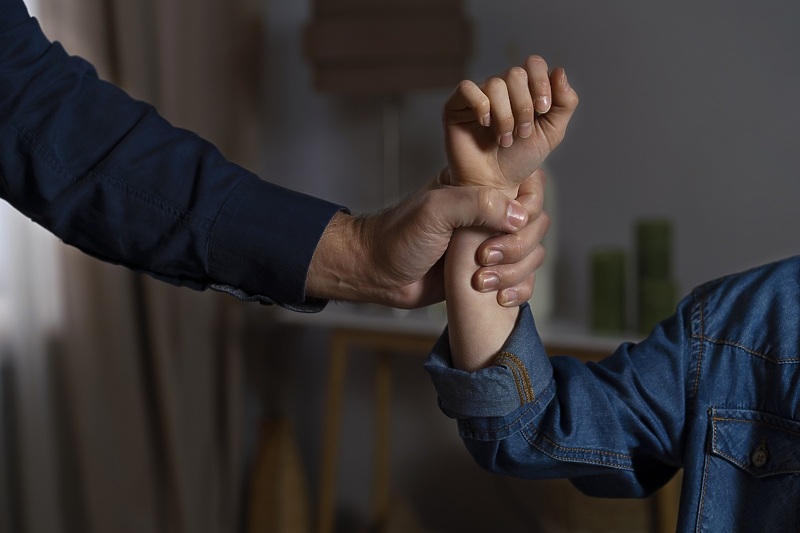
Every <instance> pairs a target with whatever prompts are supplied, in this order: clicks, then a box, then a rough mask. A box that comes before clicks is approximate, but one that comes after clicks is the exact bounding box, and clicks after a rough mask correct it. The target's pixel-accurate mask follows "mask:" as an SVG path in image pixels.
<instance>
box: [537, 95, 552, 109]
mask: <svg viewBox="0 0 800 533" xmlns="http://www.w3.org/2000/svg"><path fill="white" fill-rule="evenodd" d="M535 107H536V111H538V112H539V113H547V112H548V111H550V97H549V96H537V97H536V106H535Z"/></svg>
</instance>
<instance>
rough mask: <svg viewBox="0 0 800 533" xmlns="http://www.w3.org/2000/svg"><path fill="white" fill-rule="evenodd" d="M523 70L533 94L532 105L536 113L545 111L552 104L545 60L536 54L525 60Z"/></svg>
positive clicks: (548, 109)
mask: <svg viewBox="0 0 800 533" xmlns="http://www.w3.org/2000/svg"><path fill="white" fill-rule="evenodd" d="M525 71H526V72H527V73H528V88H529V91H530V94H531V95H532V96H533V106H534V109H535V110H536V112H537V113H541V114H543V113H547V112H548V111H550V107H551V106H552V104H553V94H552V91H551V87H550V76H549V74H548V67H547V62H546V61H545V60H544V59H543V58H542V57H541V56H537V55H533V56H529V57H528V58H527V59H526V60H525Z"/></svg>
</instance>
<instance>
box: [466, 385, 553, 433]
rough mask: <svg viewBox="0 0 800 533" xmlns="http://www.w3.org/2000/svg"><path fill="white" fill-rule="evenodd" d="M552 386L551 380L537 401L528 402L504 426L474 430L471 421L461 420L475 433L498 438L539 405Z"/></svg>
mask: <svg viewBox="0 0 800 533" xmlns="http://www.w3.org/2000/svg"><path fill="white" fill-rule="evenodd" d="M552 386H553V384H552V381H551V384H550V385H549V386H548V387H547V388H545V389H544V390H543V391H542V394H541V395H540V396H539V398H538V399H537V400H536V401H533V402H531V403H529V404H527V405H528V407H527V408H526V409H524V410H522V411H520V412H519V414H518V415H517V416H516V418H514V420H511V421H509V422H508V423H506V424H503V425H502V426H499V427H496V428H494V429H490V430H481V431H476V430H474V429H473V428H472V424H469V422H468V421H467V420H462V421H460V422H463V423H464V424H465V426H467V427H469V431H470V433H471V434H473V435H480V436H481V437H484V436H485V437H486V438H488V439H496V438H497V434H499V433H506V432H507V431H508V430H509V429H510V428H511V427H512V426H514V425H516V424H518V423H519V421H520V419H522V418H523V417H524V416H525V415H527V414H528V413H529V412H530V411H531V410H532V409H534V408H535V407H537V406H538V405H539V402H540V401H541V400H542V398H544V397H546V396H547V394H546V393H547V392H548V391H549V390H550V389H551V388H552ZM531 424H532V422H530V423H528V424H526V425H531ZM523 428H524V425H523Z"/></svg>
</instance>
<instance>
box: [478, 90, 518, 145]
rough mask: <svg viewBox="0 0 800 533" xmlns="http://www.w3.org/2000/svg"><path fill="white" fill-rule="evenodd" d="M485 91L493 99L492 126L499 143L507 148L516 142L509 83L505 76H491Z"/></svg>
mask: <svg viewBox="0 0 800 533" xmlns="http://www.w3.org/2000/svg"><path fill="white" fill-rule="evenodd" d="M484 92H485V93H486V95H487V96H488V97H489V100H490V101H491V107H492V110H491V112H492V126H493V127H494V132H495V135H496V136H497V143H498V144H499V145H500V146H504V147H506V148H507V147H509V146H511V144H512V143H513V142H514V113H513V111H512V109H511V100H510V98H509V93H508V85H507V84H506V81H505V80H504V79H503V78H496V77H495V78H489V79H488V80H486V82H485V83H484Z"/></svg>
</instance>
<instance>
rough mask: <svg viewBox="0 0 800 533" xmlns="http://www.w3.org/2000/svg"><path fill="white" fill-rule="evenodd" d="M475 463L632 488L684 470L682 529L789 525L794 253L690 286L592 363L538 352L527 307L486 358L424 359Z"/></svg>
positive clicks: (793, 521) (796, 490) (796, 354)
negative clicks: (473, 362)
mask: <svg viewBox="0 0 800 533" xmlns="http://www.w3.org/2000/svg"><path fill="white" fill-rule="evenodd" d="M426 368H427V370H428V371H429V373H430V375H431V377H432V379H433V382H434V385H435V387H436V390H437V391H438V394H439V402H440V406H441V407H442V409H443V411H444V412H445V413H446V414H448V415H449V416H451V417H453V418H456V419H457V420H458V428H459V432H460V435H461V437H462V439H463V440H464V442H465V444H466V446H467V448H468V449H469V451H470V452H471V453H472V455H473V456H474V457H475V459H476V460H477V461H478V462H479V463H480V464H481V465H482V466H484V467H485V468H487V469H489V470H492V471H495V472H498V473H502V474H507V475H512V476H517V477H523V478H555V477H559V478H570V479H571V480H572V482H573V483H574V484H575V485H576V486H577V487H578V488H579V489H581V490H582V491H583V492H585V493H587V494H590V495H595V496H604V497H644V496H647V495H649V494H652V493H653V492H654V491H655V490H657V489H658V488H660V487H662V486H663V485H664V484H665V483H666V482H667V481H669V480H670V478H672V476H673V475H674V474H675V473H676V472H677V471H678V470H679V469H681V468H682V469H683V470H684V473H683V486H682V493H681V504H680V514H679V518H678V520H679V522H678V523H679V526H678V529H679V530H680V531H709V532H718V531H798V530H800V257H793V258H789V259H786V260H783V261H780V262H776V263H772V264H769V265H765V266H762V267H759V268H755V269H752V270H750V271H747V272H744V273H740V274H736V275H731V276H728V277H724V278H721V279H718V280H715V281H712V282H709V283H706V284H704V285H702V286H700V287H698V288H697V289H695V290H694V291H693V292H692V294H691V295H689V296H687V297H686V298H685V299H684V300H683V301H682V302H681V303H680V304H679V305H678V308H677V310H676V312H675V314H674V315H673V316H672V317H671V318H669V319H667V320H665V321H664V322H662V323H661V324H659V325H658V326H657V327H656V328H655V329H654V330H653V331H652V332H651V333H650V335H649V336H648V337H647V338H646V339H645V340H643V341H642V342H640V343H638V344H633V343H628V344H623V345H622V346H620V347H619V348H618V349H617V350H616V352H615V353H614V354H612V355H610V356H609V357H608V358H606V359H604V360H602V361H600V362H598V363H586V364H583V363H581V362H579V361H578V360H576V359H574V358H570V357H567V356H554V357H549V358H548V355H547V354H546V352H545V349H544V347H543V345H542V342H541V340H540V339H539V336H538V334H537V332H536V328H535V324H534V322H533V318H532V316H531V314H530V309H529V308H528V307H527V306H524V307H523V308H522V309H521V314H520V319H519V321H518V324H517V326H516V328H515V330H514V331H513V333H512V334H511V336H510V337H509V339H508V341H507V343H506V345H505V346H504V347H503V349H502V350H501V354H500V357H498V361H497V362H496V363H495V365H493V366H491V367H489V368H487V369H484V370H480V371H478V372H475V373H472V374H466V373H464V372H461V371H459V370H456V369H453V368H452V365H451V361H450V352H449V343H448V339H447V335H446V332H445V335H443V336H442V337H441V339H440V341H439V343H438V344H437V345H436V347H435V349H434V350H433V353H432V354H431V355H430V357H429V359H428V361H427V362H426Z"/></svg>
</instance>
